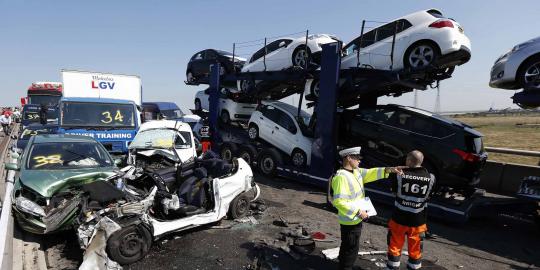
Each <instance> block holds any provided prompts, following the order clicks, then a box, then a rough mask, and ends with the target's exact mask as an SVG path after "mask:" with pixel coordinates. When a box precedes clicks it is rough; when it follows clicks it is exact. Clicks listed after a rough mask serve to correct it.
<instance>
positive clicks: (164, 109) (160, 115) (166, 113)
mask: <svg viewBox="0 0 540 270" xmlns="http://www.w3.org/2000/svg"><path fill="white" fill-rule="evenodd" d="M142 108H143V122H146V121H150V120H161V119H179V118H181V117H182V116H183V115H184V112H182V110H181V109H180V108H179V107H178V105H176V103H174V102H143V104H142Z"/></svg>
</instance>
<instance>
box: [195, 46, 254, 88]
mask: <svg viewBox="0 0 540 270" xmlns="http://www.w3.org/2000/svg"><path fill="white" fill-rule="evenodd" d="M245 62H246V59H244V58H241V57H237V56H234V59H233V54H232V53H230V52H226V51H221V50H215V49H206V50H203V51H200V52H198V53H196V54H195V55H193V56H192V57H191V59H190V60H189V63H188V65H187V68H186V80H187V82H188V83H208V76H209V74H210V66H211V65H213V64H215V63H220V64H221V69H220V75H224V74H228V73H233V72H235V71H239V70H240V69H241V68H242V66H243V65H244V63H245Z"/></svg>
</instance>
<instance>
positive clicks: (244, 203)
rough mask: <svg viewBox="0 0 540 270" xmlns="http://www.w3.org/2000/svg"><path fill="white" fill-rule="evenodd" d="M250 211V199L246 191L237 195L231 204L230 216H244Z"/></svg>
mask: <svg viewBox="0 0 540 270" xmlns="http://www.w3.org/2000/svg"><path fill="white" fill-rule="evenodd" d="M248 212H249V200H248V198H247V196H246V195H245V194H244V193H240V195H238V196H236V198H234V199H233V200H232V201H231V204H230V205H229V217H230V218H231V219H237V218H243V217H245V216H246V215H247V214H248Z"/></svg>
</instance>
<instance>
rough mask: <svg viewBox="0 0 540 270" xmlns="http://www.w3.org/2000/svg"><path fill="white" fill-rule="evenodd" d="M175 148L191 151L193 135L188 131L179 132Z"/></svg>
mask: <svg viewBox="0 0 540 270" xmlns="http://www.w3.org/2000/svg"><path fill="white" fill-rule="evenodd" d="M174 148H181V149H189V148H191V134H189V132H186V131H179V132H177V133H176V138H175V140H174Z"/></svg>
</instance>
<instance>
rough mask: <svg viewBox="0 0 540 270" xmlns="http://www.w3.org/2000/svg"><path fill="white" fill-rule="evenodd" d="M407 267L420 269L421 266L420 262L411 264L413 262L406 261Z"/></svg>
mask: <svg viewBox="0 0 540 270" xmlns="http://www.w3.org/2000/svg"><path fill="white" fill-rule="evenodd" d="M407 268H409V269H420V268H422V263H414V264H413V263H410V262H408V263H407Z"/></svg>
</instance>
